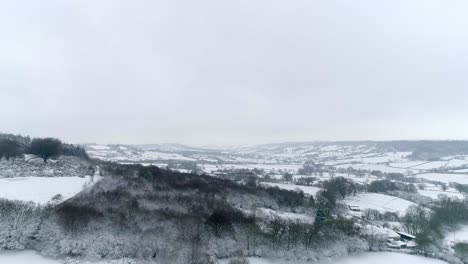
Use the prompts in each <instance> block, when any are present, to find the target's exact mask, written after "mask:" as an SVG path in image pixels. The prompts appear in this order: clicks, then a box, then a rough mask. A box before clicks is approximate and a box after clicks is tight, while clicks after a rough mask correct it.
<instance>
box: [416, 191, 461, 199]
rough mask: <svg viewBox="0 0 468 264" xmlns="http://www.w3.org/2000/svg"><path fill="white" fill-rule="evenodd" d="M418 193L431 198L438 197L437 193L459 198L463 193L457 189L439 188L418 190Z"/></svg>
mask: <svg viewBox="0 0 468 264" xmlns="http://www.w3.org/2000/svg"><path fill="white" fill-rule="evenodd" d="M418 193H419V194H421V195H424V196H427V197H431V198H432V199H438V198H439V195H446V196H448V197H450V198H459V199H463V198H464V196H463V194H461V193H459V192H457V191H446V192H444V191H441V190H418Z"/></svg>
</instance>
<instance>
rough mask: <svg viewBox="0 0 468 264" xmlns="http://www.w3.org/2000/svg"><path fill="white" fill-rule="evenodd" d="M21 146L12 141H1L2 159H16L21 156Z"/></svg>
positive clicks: (0, 151) (0, 152)
mask: <svg viewBox="0 0 468 264" xmlns="http://www.w3.org/2000/svg"><path fill="white" fill-rule="evenodd" d="M21 155H22V152H21V146H20V144H19V143H18V142H17V141H14V140H11V139H0V159H1V158H5V159H6V160H10V158H15V157H18V156H21Z"/></svg>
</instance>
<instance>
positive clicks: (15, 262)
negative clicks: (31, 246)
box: [0, 250, 61, 264]
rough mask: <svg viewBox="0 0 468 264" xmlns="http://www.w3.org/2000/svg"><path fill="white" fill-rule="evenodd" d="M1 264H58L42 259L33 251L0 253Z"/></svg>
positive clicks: (57, 262) (56, 261)
mask: <svg viewBox="0 0 468 264" xmlns="http://www.w3.org/2000/svg"><path fill="white" fill-rule="evenodd" d="M0 263H2V264H60V263H61V262H60V261H58V260H54V259H48V258H44V257H42V256H40V255H38V254H37V253H36V252H34V251H29V250H28V251H0Z"/></svg>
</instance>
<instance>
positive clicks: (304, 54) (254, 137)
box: [0, 0, 468, 144]
mask: <svg viewBox="0 0 468 264" xmlns="http://www.w3.org/2000/svg"><path fill="white" fill-rule="evenodd" d="M467 14H468V2H467V1H465V0H460V1H455V0H454V1H442V0H441V1H433V0H419V1H418V0H413V1H408V0H392V1H375V0H369V1H360V0H353V1H351V0H342V1H334V0H322V1H314V0H303V1H301V0H298V1H296V0H287V1H284V0H236V1H224V0H211V1H209V0H197V1H193V0H167V1H157V0H148V1H140V0H131V1H130V0H127V1H123V0H122V1H121V0H70V1H63V0H55V1H54V0H41V1H37V0H30V1H22V0H15V1H3V2H2V3H1V4H0V36H1V37H0V131H3V132H9V133H21V134H27V135H31V136H55V137H60V138H62V139H64V140H66V141H69V142H73V143H82V142H99V143H158V142H179V143H186V144H244V143H270V142H281V141H309V140H360V139H372V140H386V139H468V16H467Z"/></svg>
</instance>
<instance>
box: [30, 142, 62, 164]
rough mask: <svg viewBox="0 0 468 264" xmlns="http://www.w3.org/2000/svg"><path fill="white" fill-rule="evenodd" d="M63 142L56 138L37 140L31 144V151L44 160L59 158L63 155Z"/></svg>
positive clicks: (45, 161)
mask: <svg viewBox="0 0 468 264" xmlns="http://www.w3.org/2000/svg"><path fill="white" fill-rule="evenodd" d="M62 150H63V148H62V142H61V141H60V140H59V139H56V138H35V139H33V140H32V142H31V146H30V147H29V151H30V153H31V154H34V155H36V156H38V157H40V158H42V159H43V160H44V163H47V161H48V160H49V159H50V158H54V157H57V156H59V155H60V154H61V153H62Z"/></svg>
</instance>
